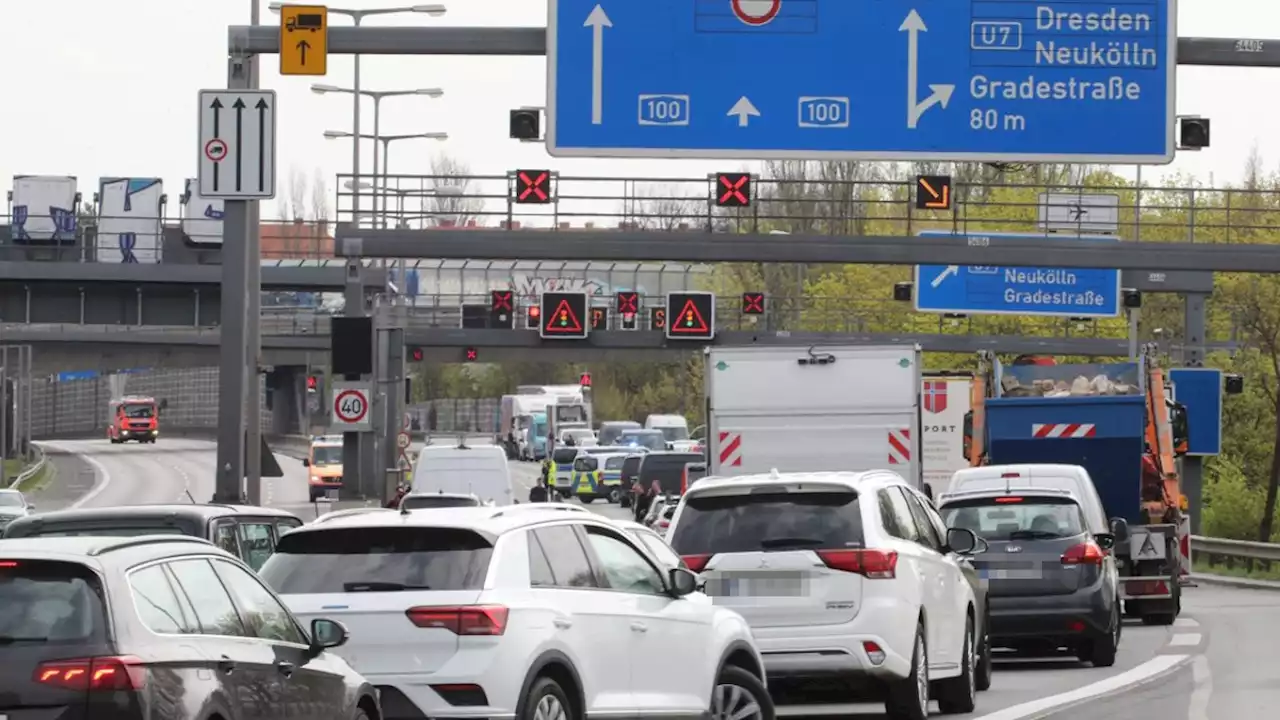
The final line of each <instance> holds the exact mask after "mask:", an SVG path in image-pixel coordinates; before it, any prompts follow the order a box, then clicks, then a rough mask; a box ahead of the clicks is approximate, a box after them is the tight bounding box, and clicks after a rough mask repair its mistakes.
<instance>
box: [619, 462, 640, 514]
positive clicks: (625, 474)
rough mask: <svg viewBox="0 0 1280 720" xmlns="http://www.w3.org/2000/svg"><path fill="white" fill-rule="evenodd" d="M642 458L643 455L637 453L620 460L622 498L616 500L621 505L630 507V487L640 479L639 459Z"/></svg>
mask: <svg viewBox="0 0 1280 720" xmlns="http://www.w3.org/2000/svg"><path fill="white" fill-rule="evenodd" d="M643 459H644V455H643V454H640V453H637V454H635V455H628V456H627V457H626V458H625V459H624V460H623V461H622V485H621V490H622V498H621V500H619V502H618V505H620V506H621V507H624V508H628V507H631V488H632V487H633V486H634V485H635V484H636V481H638V480H639V479H640V461H641V460H643Z"/></svg>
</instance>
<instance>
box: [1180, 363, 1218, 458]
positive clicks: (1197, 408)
mask: <svg viewBox="0 0 1280 720" xmlns="http://www.w3.org/2000/svg"><path fill="white" fill-rule="evenodd" d="M1169 379H1170V380H1172V381H1173V399H1174V400H1177V401H1178V402H1180V403H1182V404H1183V405H1185V406H1186V408H1187V454H1188V455H1218V454H1220V453H1221V452H1222V371H1221V370H1216V369H1214V368H1175V369H1173V370H1170V371H1169Z"/></svg>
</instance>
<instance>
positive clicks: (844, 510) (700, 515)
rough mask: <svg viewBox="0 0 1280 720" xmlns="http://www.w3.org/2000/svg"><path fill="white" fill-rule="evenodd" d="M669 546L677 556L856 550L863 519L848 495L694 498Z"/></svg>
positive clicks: (855, 497) (855, 499) (807, 493)
mask: <svg viewBox="0 0 1280 720" xmlns="http://www.w3.org/2000/svg"><path fill="white" fill-rule="evenodd" d="M670 542H671V547H672V548H674V549H675V551H676V552H677V553H679V554H681V555H714V554H717V553H732V552H758V551H762V550H763V551H768V550H796V549H802V548H812V549H824V548H825V549H839V548H860V547H862V546H863V534H862V514H861V510H860V509H859V507H858V495H857V493H854V492H852V491H839V490H832V491H822V492H811V491H803V492H795V491H791V492H787V491H769V492H760V491H756V492H748V493H741V494H738V493H735V494H732V495H705V494H704V495H697V494H694V495H692V496H689V497H687V498H686V499H685V506H684V511H683V512H682V513H681V514H680V521H679V522H678V523H676V526H675V533H674V534H673V536H672V537H671V538H670Z"/></svg>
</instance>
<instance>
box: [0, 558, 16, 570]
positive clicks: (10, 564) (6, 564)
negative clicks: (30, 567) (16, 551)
mask: <svg viewBox="0 0 1280 720" xmlns="http://www.w3.org/2000/svg"><path fill="white" fill-rule="evenodd" d="M16 567H18V563H16V562H14V561H13V560H0V568H16Z"/></svg>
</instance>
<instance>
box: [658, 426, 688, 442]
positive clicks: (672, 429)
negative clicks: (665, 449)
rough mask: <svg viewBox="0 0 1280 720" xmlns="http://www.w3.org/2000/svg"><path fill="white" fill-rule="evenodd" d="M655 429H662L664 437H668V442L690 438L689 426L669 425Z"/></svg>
mask: <svg viewBox="0 0 1280 720" xmlns="http://www.w3.org/2000/svg"><path fill="white" fill-rule="evenodd" d="M654 429H655V430H658V431H661V432H662V437H664V438H666V439H667V442H676V441H677V440H688V439H689V428H687V427H685V426H684V425H671V426H668V427H659V428H654Z"/></svg>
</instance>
